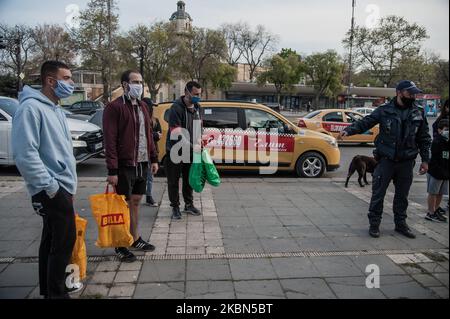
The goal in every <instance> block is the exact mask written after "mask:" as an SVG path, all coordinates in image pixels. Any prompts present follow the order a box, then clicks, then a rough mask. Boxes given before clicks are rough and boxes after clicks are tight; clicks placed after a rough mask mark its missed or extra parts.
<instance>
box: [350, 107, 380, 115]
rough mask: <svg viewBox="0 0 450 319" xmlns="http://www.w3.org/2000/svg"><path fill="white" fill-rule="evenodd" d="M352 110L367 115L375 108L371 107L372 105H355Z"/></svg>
mask: <svg viewBox="0 0 450 319" xmlns="http://www.w3.org/2000/svg"><path fill="white" fill-rule="evenodd" d="M352 110H353V111H355V112H358V113H361V114H362V115H364V116H367V115H369V114H372V112H373V111H375V108H373V107H357V108H354V109H352Z"/></svg>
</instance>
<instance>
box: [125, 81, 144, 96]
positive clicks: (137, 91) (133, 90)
mask: <svg viewBox="0 0 450 319" xmlns="http://www.w3.org/2000/svg"><path fill="white" fill-rule="evenodd" d="M128 86H129V88H130V89H129V91H128V96H129V97H130V99H140V98H141V96H142V91H143V88H142V85H141V84H128Z"/></svg>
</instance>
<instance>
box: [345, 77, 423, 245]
mask: <svg viewBox="0 0 450 319" xmlns="http://www.w3.org/2000/svg"><path fill="white" fill-rule="evenodd" d="M396 91H397V96H396V97H395V98H394V99H392V100H391V101H390V102H389V103H387V104H384V105H382V106H380V107H378V108H377V109H376V110H375V111H373V112H372V113H371V114H370V115H368V116H366V117H365V118H363V119H361V120H359V121H356V122H355V123H353V124H352V125H351V126H349V127H347V128H346V129H345V130H343V131H342V132H341V133H340V135H339V138H340V139H342V137H345V136H351V135H355V134H362V133H364V132H367V131H368V130H370V129H371V128H372V127H374V126H375V125H377V124H379V125H380V133H379V135H378V137H377V138H376V140H375V151H374V156H375V158H376V159H377V161H378V165H377V167H376V169H375V172H374V174H373V183H372V199H371V202H370V207H369V214H368V217H369V222H370V228H369V234H370V236H372V237H375V238H378V237H380V229H379V227H380V223H381V219H382V214H383V203H384V197H385V195H386V190H387V188H388V186H389V184H390V183H391V181H393V182H394V186H395V197H394V203H393V210H394V221H395V230H396V231H397V232H399V233H400V234H402V235H404V236H406V237H408V238H415V237H416V236H415V234H414V233H413V232H412V231H411V229H410V228H409V226H408V225H407V223H406V219H407V212H406V211H407V208H408V195H409V190H410V188H411V184H412V182H413V169H414V166H415V164H416V161H415V160H416V158H417V155H418V154H419V153H420V156H421V158H422V164H421V165H420V170H419V174H421V175H424V174H426V173H427V172H428V163H429V161H430V147H431V136H430V134H429V127H428V122H427V119H426V117H425V114H424V110H423V109H421V108H419V106H418V105H417V103H416V102H415V101H416V94H419V93H422V91H421V90H420V89H418V88H417V87H416V85H415V84H414V82H412V81H401V82H400V83H399V84H398V85H397V88H396Z"/></svg>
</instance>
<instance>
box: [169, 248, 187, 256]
mask: <svg viewBox="0 0 450 319" xmlns="http://www.w3.org/2000/svg"><path fill="white" fill-rule="evenodd" d="M166 253H167V255H185V254H186V247H167V249H166Z"/></svg>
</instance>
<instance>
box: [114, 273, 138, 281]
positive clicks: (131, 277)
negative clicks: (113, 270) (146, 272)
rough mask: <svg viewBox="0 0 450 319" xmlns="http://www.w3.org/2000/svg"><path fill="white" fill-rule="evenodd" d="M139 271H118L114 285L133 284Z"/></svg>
mask: <svg viewBox="0 0 450 319" xmlns="http://www.w3.org/2000/svg"><path fill="white" fill-rule="evenodd" d="M138 277H139V271H119V272H117V275H116V277H115V279H114V282H115V283H134V282H137V280H138Z"/></svg>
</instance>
